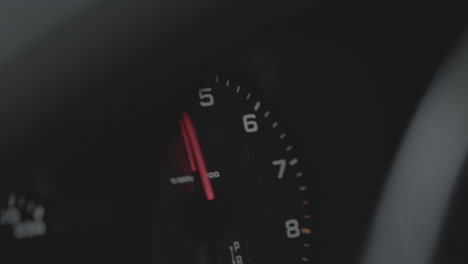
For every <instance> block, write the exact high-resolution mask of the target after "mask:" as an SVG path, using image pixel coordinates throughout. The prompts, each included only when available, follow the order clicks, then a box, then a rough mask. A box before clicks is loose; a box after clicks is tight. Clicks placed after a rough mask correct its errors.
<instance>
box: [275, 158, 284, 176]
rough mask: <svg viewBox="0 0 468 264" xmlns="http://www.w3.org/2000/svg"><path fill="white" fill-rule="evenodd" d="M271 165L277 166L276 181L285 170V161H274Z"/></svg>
mask: <svg viewBox="0 0 468 264" xmlns="http://www.w3.org/2000/svg"><path fill="white" fill-rule="evenodd" d="M272 163H273V165H274V166H279V172H278V179H282V178H283V176H284V171H285V170H286V160H284V159H281V160H274V161H273V162H272Z"/></svg>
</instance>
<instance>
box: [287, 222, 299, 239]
mask: <svg viewBox="0 0 468 264" xmlns="http://www.w3.org/2000/svg"><path fill="white" fill-rule="evenodd" d="M284 225H285V227H286V235H287V236H288V238H296V237H299V236H300V235H301V231H300V230H299V222H298V221H297V219H289V220H287V221H286V223H284Z"/></svg>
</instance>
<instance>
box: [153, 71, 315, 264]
mask: <svg viewBox="0 0 468 264" xmlns="http://www.w3.org/2000/svg"><path fill="white" fill-rule="evenodd" d="M192 99H193V100H192V102H191V103H190V105H189V107H188V108H187V109H186V111H185V112H184V113H183V114H182V117H181V119H180V121H179V129H178V131H179V133H178V134H177V135H176V136H175V138H174V140H173V142H172V143H171V148H170V155H169V158H168V162H167V164H168V165H167V168H166V170H167V171H165V172H164V177H162V182H161V183H160V186H162V190H161V192H160V193H161V197H160V199H159V205H158V218H157V219H159V221H160V222H159V223H158V224H157V232H156V233H157V234H156V236H155V237H156V238H157V243H156V248H157V250H156V252H155V256H156V259H157V261H158V262H157V263H207V264H208V263H232V264H244V263H307V262H309V261H310V252H311V239H310V235H311V233H312V229H311V214H310V210H309V204H310V201H309V198H308V197H309V196H308V190H307V185H306V181H305V179H306V177H307V174H305V173H304V171H303V170H302V166H301V157H300V153H299V151H297V150H296V149H295V148H294V144H292V143H291V142H292V141H291V140H290V135H289V134H288V133H287V131H284V130H283V127H282V125H281V124H280V122H279V121H278V120H277V119H276V118H275V115H274V113H272V112H270V110H269V109H268V107H267V106H266V104H264V103H263V102H262V101H260V100H259V99H258V98H257V97H256V96H255V94H254V93H252V92H251V91H250V90H248V89H247V88H245V87H244V86H240V85H238V84H236V83H234V82H233V81H232V80H227V79H221V78H219V77H218V76H216V78H213V80H212V81H211V82H208V83H206V84H205V85H204V86H203V87H201V88H200V89H198V90H196V91H194V93H193V96H192Z"/></svg>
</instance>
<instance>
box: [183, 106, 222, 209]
mask: <svg viewBox="0 0 468 264" xmlns="http://www.w3.org/2000/svg"><path fill="white" fill-rule="evenodd" d="M180 125H181V129H182V136H183V137H184V142H187V141H188V144H187V143H186V144H185V148H186V150H187V152H188V153H189V154H188V156H189V160H190V159H192V161H191V164H190V166H191V167H192V170H193V171H197V170H196V169H198V174H199V175H200V178H201V182H202V185H203V189H204V191H205V196H206V199H208V200H214V199H215V194H214V191H213V186H212V185H211V181H210V178H209V177H208V169H207V168H206V163H205V158H204V157H203V153H202V150H201V147H200V142H198V137H197V134H196V133H195V128H194V126H193V122H192V119H191V118H190V116H189V115H188V113H187V112H184V113H183V114H182V120H181V122H180ZM184 128H185V129H184ZM184 130H185V132H184ZM184 133H185V136H184ZM190 150H192V151H193V152H192V151H190ZM191 153H193V157H192V155H191ZM193 160H195V162H193ZM193 163H195V164H196V168H195V165H194V164H193Z"/></svg>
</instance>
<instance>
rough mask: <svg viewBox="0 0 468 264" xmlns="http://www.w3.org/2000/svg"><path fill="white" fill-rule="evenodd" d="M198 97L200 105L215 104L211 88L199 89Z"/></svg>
mask: <svg viewBox="0 0 468 264" xmlns="http://www.w3.org/2000/svg"><path fill="white" fill-rule="evenodd" d="M198 97H200V105H201V106H203V107H208V106H212V105H214V97H213V95H212V94H211V88H202V89H200V90H198Z"/></svg>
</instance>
